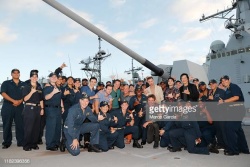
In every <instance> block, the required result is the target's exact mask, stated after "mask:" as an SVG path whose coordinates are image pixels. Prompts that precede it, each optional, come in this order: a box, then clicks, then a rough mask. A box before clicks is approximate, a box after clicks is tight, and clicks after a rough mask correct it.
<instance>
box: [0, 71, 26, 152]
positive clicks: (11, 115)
mask: <svg viewBox="0 0 250 167" xmlns="http://www.w3.org/2000/svg"><path fill="white" fill-rule="evenodd" d="M11 76H12V79H11V80H7V81H4V82H3V84H2V86H1V95H2V96H3V99H4V100H3V106H2V109H1V116H2V120H3V143H2V149H7V148H9V147H10V145H11V144H12V131H11V127H12V123H13V119H14V122H15V125H16V126H15V128H16V139H17V146H18V147H21V146H23V117H22V111H23V99H22V88H23V87H24V85H25V83H24V82H22V81H20V79H19V78H20V71H19V70H18V69H13V70H12V71H11Z"/></svg>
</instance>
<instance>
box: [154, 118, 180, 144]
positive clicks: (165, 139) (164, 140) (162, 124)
mask: <svg viewBox="0 0 250 167" xmlns="http://www.w3.org/2000/svg"><path fill="white" fill-rule="evenodd" d="M157 123H158V125H159V128H160V129H163V130H164V131H165V132H164V133H163V135H162V136H161V140H160V146H161V147H168V146H170V145H171V142H170V137H169V132H170V130H172V129H175V128H176V127H175V124H174V123H173V122H172V121H158V122H157Z"/></svg>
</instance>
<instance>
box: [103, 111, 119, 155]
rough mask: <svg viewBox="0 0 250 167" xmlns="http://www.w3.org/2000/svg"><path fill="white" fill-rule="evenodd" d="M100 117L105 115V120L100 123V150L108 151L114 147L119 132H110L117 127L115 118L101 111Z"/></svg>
mask: <svg viewBox="0 0 250 167" xmlns="http://www.w3.org/2000/svg"><path fill="white" fill-rule="evenodd" d="M100 115H103V116H104V117H105V118H104V119H103V120H102V121H100V122H99V125H100V138H99V148H100V149H101V150H102V151H108V150H109V148H110V147H112V146H113V145H114V143H115V141H116V140H117V138H118V132H117V131H115V132H114V133H111V132H110V127H112V126H115V125H116V123H115V122H114V120H113V117H112V116H111V115H110V114H109V113H106V116H105V115H104V114H103V112H102V111H100Z"/></svg>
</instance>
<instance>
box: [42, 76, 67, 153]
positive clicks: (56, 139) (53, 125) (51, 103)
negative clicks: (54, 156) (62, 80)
mask: <svg viewBox="0 0 250 167" xmlns="http://www.w3.org/2000/svg"><path fill="white" fill-rule="evenodd" d="M49 79H50V82H49V84H48V85H46V86H45V88H44V89H43V95H44V99H45V100H44V105H45V115H46V134H45V139H46V149H47V150H51V151H57V150H58V147H59V145H60V137H61V115H62V113H63V112H64V106H63V102H62V99H61V97H62V93H61V91H60V89H59V87H57V86H56V81H57V74H56V73H50V75H49Z"/></svg>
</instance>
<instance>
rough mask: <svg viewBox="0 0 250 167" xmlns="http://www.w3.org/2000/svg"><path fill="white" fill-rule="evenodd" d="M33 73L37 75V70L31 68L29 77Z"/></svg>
mask: <svg viewBox="0 0 250 167" xmlns="http://www.w3.org/2000/svg"><path fill="white" fill-rule="evenodd" d="M33 75H37V77H38V70H31V71H30V77H32V76H33Z"/></svg>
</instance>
